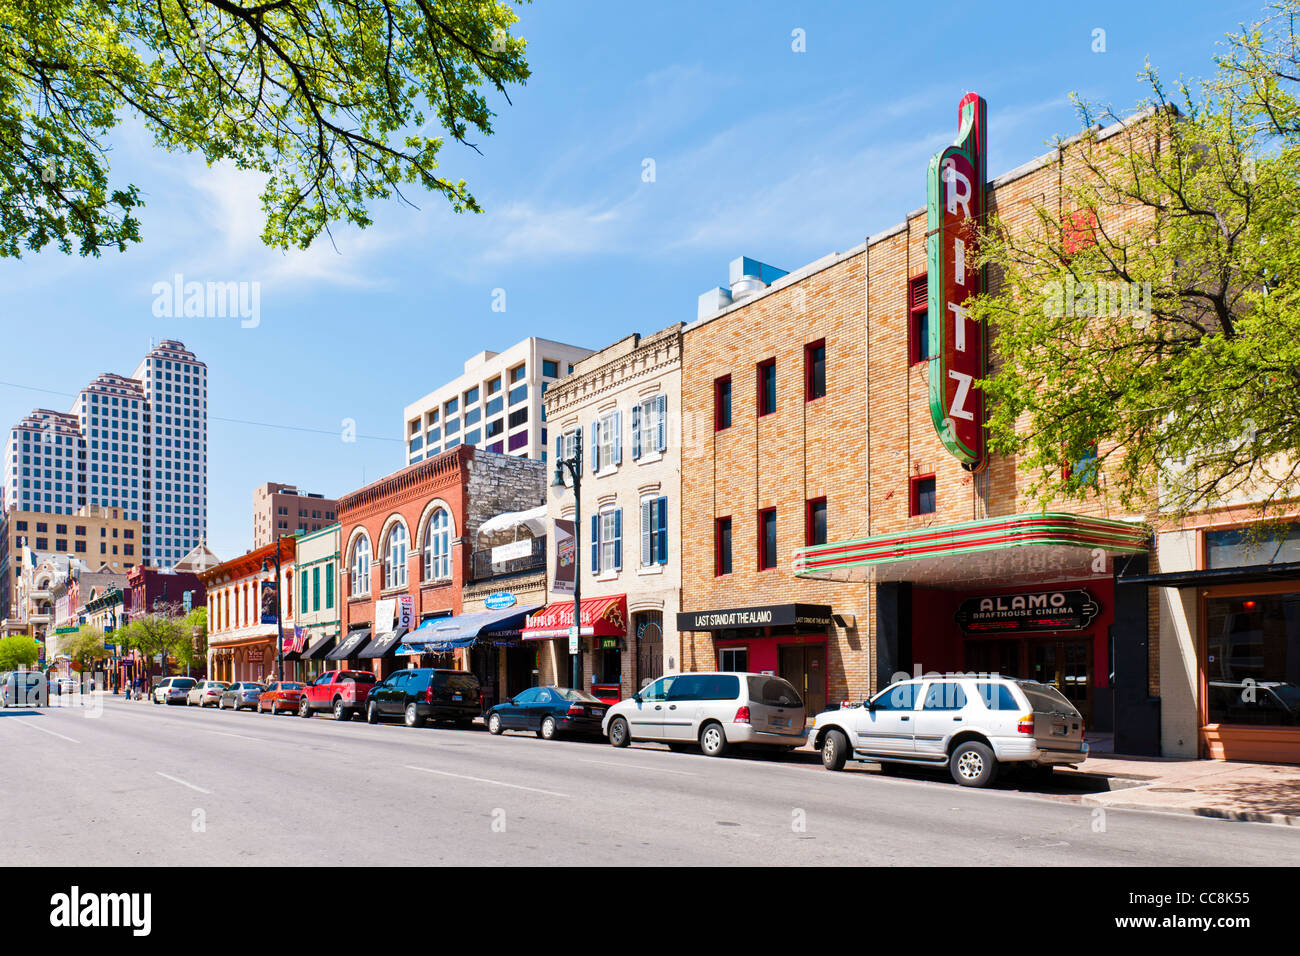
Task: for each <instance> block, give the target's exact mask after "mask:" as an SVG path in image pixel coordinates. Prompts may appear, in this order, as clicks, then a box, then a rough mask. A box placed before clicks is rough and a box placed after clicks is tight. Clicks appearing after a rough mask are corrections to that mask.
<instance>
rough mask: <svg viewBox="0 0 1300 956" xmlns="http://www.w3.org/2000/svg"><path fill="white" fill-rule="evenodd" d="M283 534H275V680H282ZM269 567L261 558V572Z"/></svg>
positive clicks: (264, 571)
mask: <svg viewBox="0 0 1300 956" xmlns="http://www.w3.org/2000/svg"><path fill="white" fill-rule="evenodd" d="M282 537H283V535H276V536H275V672H276V680H280V681H283V680H284V628H283V627H281V626H280V539H281V538H282ZM269 570H270V568H269V567H268V566H267V563H266V558H263V559H262V573H263V574H266V573H267V571H269Z"/></svg>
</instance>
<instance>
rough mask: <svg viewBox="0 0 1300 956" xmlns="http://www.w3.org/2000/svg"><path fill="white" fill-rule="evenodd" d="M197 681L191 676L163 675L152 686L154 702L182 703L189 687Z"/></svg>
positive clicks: (188, 691) (187, 694)
mask: <svg viewBox="0 0 1300 956" xmlns="http://www.w3.org/2000/svg"><path fill="white" fill-rule="evenodd" d="M196 683H198V682H197V681H196V680H195V679H194V678H193V677H164V678H163V679H162V680H160V681H159V682H158V683H157V684H155V685H154V688H153V702H154V703H155V704H183V703H185V700H186V698H187V697H188V696H189V693H190V688H192V687H193V686H194V685H195V684H196Z"/></svg>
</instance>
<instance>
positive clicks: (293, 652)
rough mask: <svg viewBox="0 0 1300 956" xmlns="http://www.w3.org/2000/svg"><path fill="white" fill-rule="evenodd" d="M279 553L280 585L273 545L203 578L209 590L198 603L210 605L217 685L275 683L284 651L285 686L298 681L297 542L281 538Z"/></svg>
mask: <svg viewBox="0 0 1300 956" xmlns="http://www.w3.org/2000/svg"><path fill="white" fill-rule="evenodd" d="M278 547H279V557H280V578H279V580H278V581H277V580H276V575H275V558H276V548H277V546H276V545H274V544H268V545H266V546H265V547H261V548H257V549H255V550H253V551H249V552H247V553H245V554H241V555H240V556H239V557H237V558H232V559H230V560H229V561H223V562H222V563H221V564H218V565H216V566H215V567H212V568H208V569H207V570H205V571H202V572H200V574H199V578H200V579H201V582H202V585H203V587H204V588H205V589H206V590H205V592H201V598H200V599H205V600H206V601H207V609H208V675H209V676H210V677H211V678H212V679H213V680H224V681H258V682H263V681H272V680H276V679H278V676H279V664H280V655H281V652H282V651H283V653H284V656H285V661H286V663H285V665H284V678H285V680H294V679H295V678H296V677H298V676H299V675H298V673H297V670H296V668H295V664H296V660H295V658H296V656H297V654H298V652H299V648H297V647H296V646H295V645H294V644H293V638H294V624H295V618H294V614H295V606H296V601H295V597H296V592H295V590H294V580H295V573H294V558H295V554H296V548H295V541H294V539H293V538H292V537H289V538H282V539H281V540H280V542H279V546H278ZM263 565H265V570H263ZM172 576H173V577H179V576H180V575H172ZM172 599H173V600H175V596H173V598H172ZM277 601H278V603H279V621H278V624H279V631H277V620H276V603H277ZM195 606H196V607H198V606H199V605H198V604H197V603H196V604H195Z"/></svg>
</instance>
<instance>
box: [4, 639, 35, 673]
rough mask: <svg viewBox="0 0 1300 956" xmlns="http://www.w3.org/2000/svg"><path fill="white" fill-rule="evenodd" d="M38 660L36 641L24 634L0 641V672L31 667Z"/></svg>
mask: <svg viewBox="0 0 1300 956" xmlns="http://www.w3.org/2000/svg"><path fill="white" fill-rule="evenodd" d="M39 659H40V652H39V651H38V650H37V647H36V640H35V639H34V638H31V637H28V636H26V635H25V634H14V635H11V636H9V637H6V638H3V639H0V671H12V670H18V669H19V668H22V667H32V666H34V665H35V664H36V662H37V661H38V660H39Z"/></svg>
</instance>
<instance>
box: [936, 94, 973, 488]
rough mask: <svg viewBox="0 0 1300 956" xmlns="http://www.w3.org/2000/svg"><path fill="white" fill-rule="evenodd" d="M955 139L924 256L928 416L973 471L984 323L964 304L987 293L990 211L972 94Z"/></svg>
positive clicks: (943, 160) (942, 167)
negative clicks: (983, 235) (979, 251)
mask: <svg viewBox="0 0 1300 956" xmlns="http://www.w3.org/2000/svg"><path fill="white" fill-rule="evenodd" d="M957 118H958V131H957V142H956V144H955V145H953V146H949V147H947V148H946V149H944V150H942V151H940V152H938V153H936V154H935V155H934V157H933V158H931V160H930V170H929V177H928V182H927V184H926V225H927V227H928V234H927V239H926V258H927V261H928V267H929V282H928V288H927V292H928V297H929V298H928V301H929V306H930V321H929V327H930V343H929V344H930V356H931V358H930V419H931V421H933V423H934V428H935V431H936V432H938V434H939V440H940V441H941V442H943V445H944V447H945V448H947V449H948V451H949V452H950V453H951V454H952V455H953V456H954V457H956V458H957V459H958V460H959V461H961V463H962V464H963V465H964V466H965V467H966V468H967V469H968V470H970V471H979V470H980V469H981V468H983V467H984V464H985V461H986V457H985V452H984V397H983V393H982V392H981V391H980V390H979V389H977V388H976V387H975V382H976V381H977V380H979V379H981V378H983V377H984V373H985V332H984V325H983V323H979V322H973V321H971V319H970V317H969V315H968V314H967V300H968V299H969V298H971V297H972V296H974V295H976V294H978V293H979V292H982V291H983V288H984V277H983V270H980V269H976V268H974V259H975V239H976V228H977V226H979V225H980V224H982V223H983V221H984V210H985V205H984V204H985V156H986V143H985V136H986V130H987V122H986V118H985V104H984V98H983V97H982V96H980V95H979V94H978V93H967V94H966V95H965V96H964V97H963V98H962V101H961V104H960V105H959V106H958V108H957Z"/></svg>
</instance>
